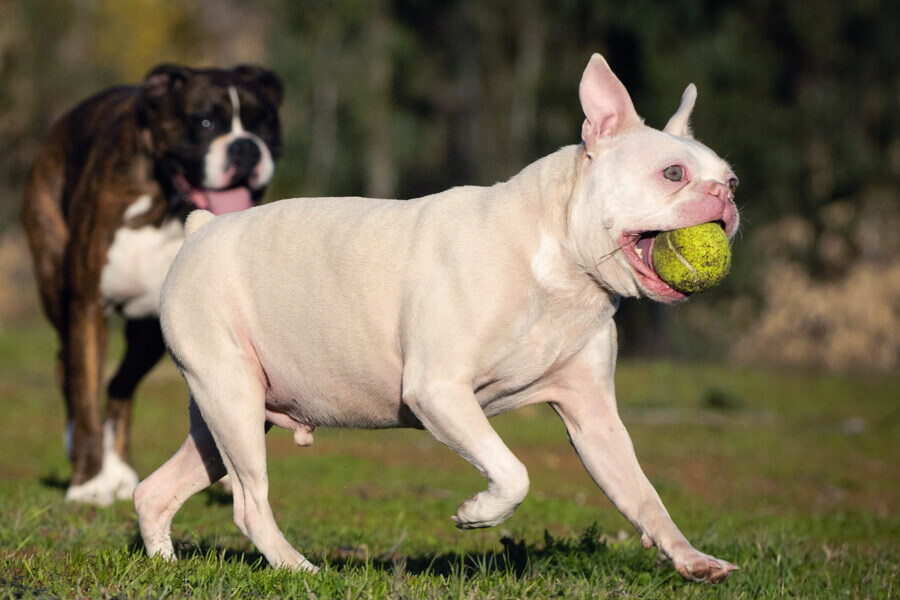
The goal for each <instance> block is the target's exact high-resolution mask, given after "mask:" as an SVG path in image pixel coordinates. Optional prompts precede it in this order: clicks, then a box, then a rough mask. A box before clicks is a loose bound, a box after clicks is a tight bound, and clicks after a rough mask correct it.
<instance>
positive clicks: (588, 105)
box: [578, 54, 641, 152]
mask: <svg viewBox="0 0 900 600" xmlns="http://www.w3.org/2000/svg"><path fill="white" fill-rule="evenodd" d="M578 97H579V98H580V99H581V108H582V110H584V116H585V117H587V118H586V119H585V121H584V125H582V126H581V139H582V140H584V144H585V146H586V147H587V149H588V152H592V151H593V150H595V149H596V147H597V144H598V143H599V142H600V140H602V139H603V138H610V137H613V136H616V135H618V134H619V133H621V132H622V131H624V130H625V129H627V128H629V127H631V126H632V125H637V124H639V123H641V118H640V117H639V116H638V114H637V112H636V111H635V110H634V104H632V102H631V97H630V96H629V95H628V91H627V90H626V89H625V86H624V85H622V82H621V81H619V78H618V77H616V76H615V74H614V73H613V72H612V69H610V68H609V65H608V64H607V63H606V60H605V59H604V58H603V57H602V56H600V55H599V54H594V55H593V56H591V61H590V62H589V63H588V66H587V68H585V70H584V75H582V76H581V84H580V85H579V86H578Z"/></svg>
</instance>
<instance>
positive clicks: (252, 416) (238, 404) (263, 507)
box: [185, 360, 317, 572]
mask: <svg viewBox="0 0 900 600" xmlns="http://www.w3.org/2000/svg"><path fill="white" fill-rule="evenodd" d="M185 378H186V379H187V381H188V385H189V386H190V388H191V392H192V393H193V394H194V398H195V399H196V402H197V406H198V407H199V408H200V412H201V413H202V414H203V419H204V420H205V421H206V423H207V425H208V426H209V430H210V432H211V433H212V435H213V438H214V439H215V441H216V446H218V448H219V452H221V454H222V457H223V459H224V461H225V465H226V468H227V470H228V475H229V476H230V477H231V481H232V485H233V486H234V501H235V509H234V515H235V520H236V524H237V525H238V527H239V528H240V529H241V531H243V532H246V535H247V537H249V538H250V540H251V541H252V542H253V543H254V544H255V545H256V547H257V548H258V549H259V551H260V552H262V554H263V555H264V556H265V557H266V560H268V561H269V564H271V565H272V566H274V567H287V568H292V569H298V570H304V571H313V572H315V571H317V568H316V567H315V566H314V565H313V564H312V563H310V562H309V561H308V560H306V558H304V557H303V555H302V554H300V553H299V552H297V551H296V550H295V549H294V548H293V547H292V546H291V545H290V544H289V543H288V541H287V540H286V539H285V538H284V535H282V533H281V531H280V530H279V529H278V525H277V524H276V523H275V518H274V516H273V515H272V509H271V507H270V505H269V499H268V495H269V481H268V476H267V474H266V440H265V435H266V433H265V422H266V414H265V389H264V387H263V384H262V383H261V382H260V381H259V378H258V377H257V375H256V373H255V371H254V368H253V366H252V365H249V364H246V363H242V364H238V365H235V364H228V363H227V362H224V361H221V360H219V361H218V362H217V363H216V367H215V369H214V370H212V369H211V370H208V371H206V372H204V373H203V375H202V376H198V375H197V374H196V373H185Z"/></svg>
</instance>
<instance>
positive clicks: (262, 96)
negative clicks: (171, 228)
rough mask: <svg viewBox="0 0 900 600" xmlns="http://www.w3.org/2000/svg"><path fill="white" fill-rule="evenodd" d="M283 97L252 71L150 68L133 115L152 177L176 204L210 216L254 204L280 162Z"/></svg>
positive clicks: (269, 79)
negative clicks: (143, 134)
mask: <svg viewBox="0 0 900 600" xmlns="http://www.w3.org/2000/svg"><path fill="white" fill-rule="evenodd" d="M282 93H283V91H282V84H281V81H280V80H279V79H278V77H277V76H276V75H275V74H274V73H273V72H272V71H269V70H266V69H263V68H261V67H257V66H251V65H241V66H238V67H235V68H233V69H230V70H226V69H191V68H188V67H183V66H179V65H172V64H164V65H159V66H157V67H156V68H154V69H153V70H151V71H150V72H149V73H148V74H147V77H146V78H145V79H144V83H143V86H142V90H141V98H140V101H139V109H138V115H139V121H140V125H141V126H142V127H143V128H145V129H146V130H147V132H148V133H149V135H148V137H149V140H150V146H151V152H152V153H153V155H154V156H155V158H156V160H157V163H158V165H160V170H161V171H162V173H158V176H159V177H161V178H168V179H169V180H170V181H171V184H172V186H173V188H174V191H175V192H176V193H177V196H178V197H180V199H182V200H185V201H189V202H191V203H193V204H194V205H195V206H196V207H198V208H206V209H208V210H211V211H212V212H214V213H217V214H219V213H225V212H232V211H236V210H241V209H243V208H248V207H249V206H252V205H253V204H255V203H258V202H259V200H260V198H261V197H262V192H263V190H264V189H265V187H266V185H268V183H269V180H270V179H271V178H272V173H273V172H274V168H275V161H276V160H277V159H278V158H279V157H280V156H281V124H280V121H279V118H278V107H279V105H280V104H281V100H282Z"/></svg>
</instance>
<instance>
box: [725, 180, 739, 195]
mask: <svg viewBox="0 0 900 600" xmlns="http://www.w3.org/2000/svg"><path fill="white" fill-rule="evenodd" d="M738 183H740V182H739V181H738V178H737V177H732V178H731V179H729V180H728V184H727V185H728V189H729V190H730V191H731V193H732V194H733V193H735V192H736V191H737V188H738Z"/></svg>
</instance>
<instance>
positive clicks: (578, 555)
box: [128, 525, 653, 580]
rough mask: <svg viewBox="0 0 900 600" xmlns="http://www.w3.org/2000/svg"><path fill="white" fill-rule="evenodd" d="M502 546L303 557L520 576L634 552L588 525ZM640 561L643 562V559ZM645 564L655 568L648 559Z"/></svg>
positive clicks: (246, 560)
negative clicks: (561, 535)
mask: <svg viewBox="0 0 900 600" xmlns="http://www.w3.org/2000/svg"><path fill="white" fill-rule="evenodd" d="M500 543H501V544H502V545H503V548H502V549H501V550H497V551H494V552H442V553H423V554H415V555H406V554H402V553H400V552H398V551H396V549H394V550H390V551H388V552H385V553H382V554H378V555H375V556H370V555H368V552H367V550H366V548H365V547H364V546H363V547H357V548H347V547H340V548H336V549H334V550H331V551H328V552H325V553H317V554H314V555H307V557H308V558H309V559H310V560H311V561H312V562H313V563H315V564H317V565H319V566H325V567H326V568H328V569H333V570H335V571H338V572H343V571H352V570H356V569H367V568H368V569H374V570H377V571H382V572H384V573H388V574H396V573H402V574H411V575H425V576H431V577H461V578H462V579H466V580H468V579H471V578H474V577H492V576H496V575H501V576H502V575H507V576H515V577H517V578H518V577H522V576H524V575H526V573H528V571H529V566H530V565H541V567H542V568H543V567H544V566H547V565H548V564H562V563H565V564H566V567H567V568H566V571H567V572H568V573H570V574H577V575H580V576H582V577H589V576H590V575H591V572H592V571H593V570H594V569H596V568H597V566H598V563H613V562H619V561H620V560H621V559H625V560H627V558H626V557H625V556H619V557H618V558H616V557H615V555H616V554H619V553H621V554H623V555H624V554H627V555H628V557H629V558H630V557H631V555H632V552H630V551H629V550H627V549H626V548H623V547H621V546H620V545H618V544H615V546H616V547H615V548H614V549H612V550H611V549H610V546H609V545H608V544H607V541H606V537H605V536H603V535H602V534H601V533H600V529H599V528H598V527H597V526H596V525H592V526H590V527H589V528H588V529H587V530H585V532H584V533H583V534H582V535H581V536H580V537H579V538H578V539H556V538H553V537H552V536H550V534H549V533H547V532H545V533H544V539H543V540H542V541H541V542H527V541H526V540H524V539H520V540H513V539H512V538H509V537H504V538H501V540H500ZM175 547H176V554H177V555H178V557H179V558H180V559H185V560H186V559H191V558H212V559H214V560H216V561H220V562H223V563H241V564H246V565H250V566H251V568H253V569H254V570H256V569H267V568H269V563H268V562H267V561H266V559H265V557H264V556H263V555H262V554H261V553H259V552H252V551H243V550H238V549H235V548H233V547H228V546H227V545H225V544H222V543H218V542H215V541H212V540H199V541H193V542H188V541H184V540H182V541H178V542H176V543H175ZM128 549H129V550H130V551H131V552H132V553H134V552H142V551H144V544H143V541H142V540H141V538H140V536H139V535H135V536H133V537H132V540H131V543H130V544H129V545H128ZM642 554H643V553H642ZM642 562H643V561H642ZM644 566H645V567H646V569H647V570H653V563H652V561H647V562H646V563H645V564H644Z"/></svg>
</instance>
